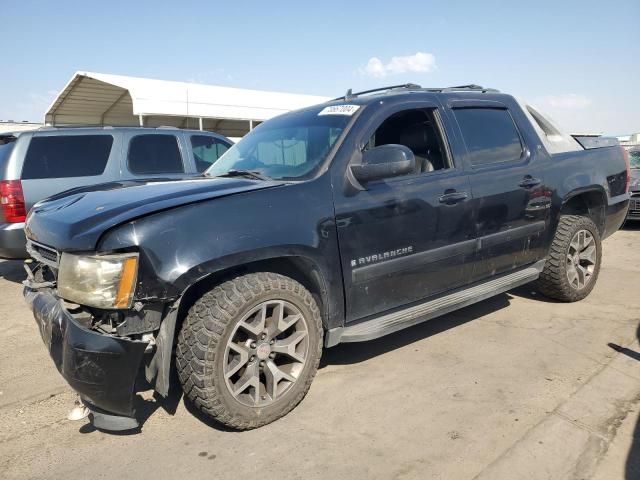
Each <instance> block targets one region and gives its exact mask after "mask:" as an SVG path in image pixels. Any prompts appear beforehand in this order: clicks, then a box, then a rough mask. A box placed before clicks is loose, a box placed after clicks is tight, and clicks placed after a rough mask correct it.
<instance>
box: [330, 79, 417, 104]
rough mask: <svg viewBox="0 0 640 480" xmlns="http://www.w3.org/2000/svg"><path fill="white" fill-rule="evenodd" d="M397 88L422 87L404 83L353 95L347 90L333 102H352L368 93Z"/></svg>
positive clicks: (413, 88)
mask: <svg viewBox="0 0 640 480" xmlns="http://www.w3.org/2000/svg"><path fill="white" fill-rule="evenodd" d="M397 88H406V89H411V90H420V89H421V88H422V87H421V86H420V85H418V84H416V83H403V84H400V85H390V86H388V87H379V88H372V89H371V90H363V91H361V92H356V93H353V92H352V91H351V89H349V90H347V93H346V94H344V95H343V96H342V97H338V98H334V99H333V100H331V101H332V102H333V101H334V100H347V101H348V100H351V99H353V98H356V97H358V96H360V95H367V94H368V93H375V92H384V91H386V90H395V89H397Z"/></svg>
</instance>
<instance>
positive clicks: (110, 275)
mask: <svg viewBox="0 0 640 480" xmlns="http://www.w3.org/2000/svg"><path fill="white" fill-rule="evenodd" d="M137 276H138V254H137V253H133V254H122V255H96V256H82V255H72V254H69V253H63V254H62V257H61V258H60V266H59V270H58V295H60V297H62V298H64V299H65V300H69V301H71V302H75V303H79V304H81V305H87V306H91V307H97V308H107V309H112V308H113V309H115V308H129V307H131V302H132V300H133V293H134V290H135V286H136V278H137Z"/></svg>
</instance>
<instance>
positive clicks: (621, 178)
mask: <svg viewBox="0 0 640 480" xmlns="http://www.w3.org/2000/svg"><path fill="white" fill-rule="evenodd" d="M547 175H548V179H549V183H550V184H551V185H553V186H554V187H555V188H554V191H553V197H552V209H551V217H552V218H551V222H552V223H551V224H552V225H557V223H558V221H559V216H560V212H561V210H562V206H563V205H565V204H566V202H567V201H569V200H570V199H571V198H573V197H575V196H576V195H580V194H582V193H585V192H598V193H599V194H600V195H601V196H602V201H603V205H604V212H603V219H604V221H603V222H602V224H601V225H599V227H600V228H601V232H602V235H603V237H606V236H608V235H610V234H611V233H613V232H614V231H615V230H617V229H618V228H619V226H620V224H621V223H622V221H623V220H624V218H623V217H622V220H620V222H619V223H618V220H619V218H618V217H620V212H621V211H622V210H625V211H626V208H627V205H628V194H627V193H626V177H627V172H626V163H625V160H624V157H623V156H622V151H621V149H620V147H619V146H615V147H606V148H597V149H592V150H583V151H576V152H565V153H558V154H554V155H552V157H551V160H550V164H549V169H548V171H547Z"/></svg>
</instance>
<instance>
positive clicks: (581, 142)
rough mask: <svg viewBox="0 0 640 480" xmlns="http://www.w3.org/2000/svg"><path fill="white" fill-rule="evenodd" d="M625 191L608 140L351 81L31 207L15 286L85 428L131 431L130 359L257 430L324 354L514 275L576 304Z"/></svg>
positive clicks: (504, 103) (479, 97)
mask: <svg viewBox="0 0 640 480" xmlns="http://www.w3.org/2000/svg"><path fill="white" fill-rule="evenodd" d="M625 160H626V161H625ZM628 189H629V164H628V157H627V158H626V159H625V153H624V151H623V149H622V148H621V147H620V146H619V145H618V144H617V141H610V140H608V139H605V138H577V139H574V138H573V137H571V136H569V135H566V134H564V133H562V132H561V131H560V130H559V129H558V128H557V127H556V126H555V125H554V124H553V123H552V122H550V121H549V120H547V119H546V118H545V117H544V116H543V115H541V114H540V113H539V112H538V111H536V110H535V109H533V108H532V107H530V106H528V105H526V104H524V103H521V102H519V101H517V100H516V99H514V98H513V97H512V96H509V95H506V94H502V93H499V92H497V91H495V90H490V89H484V88H482V87H477V86H465V87H454V88H442V89H429V88H421V87H419V86H417V85H412V84H410V85H404V86H396V87H387V88H385V89H380V90H379V91H368V92H361V93H357V94H353V93H351V92H348V93H347V94H346V95H345V96H344V97H341V98H338V99H336V100H333V101H331V102H328V103H326V104H323V105H319V106H315V107H311V108H307V109H304V110H299V111H295V112H291V113H287V114H284V115H281V116H279V117H277V118H274V119H272V120H269V121H267V122H265V123H263V124H261V125H260V126H259V127H257V128H256V129H254V130H253V131H252V132H250V133H249V134H248V135H247V136H246V137H245V138H244V139H242V140H241V141H240V142H239V143H238V144H236V145H235V146H233V147H232V148H231V149H230V150H229V151H228V152H226V154H225V155H223V156H222V157H221V158H220V159H219V160H218V161H217V162H216V163H215V164H214V165H213V166H212V167H211V168H210V169H209V170H208V171H207V172H206V173H205V174H204V175H203V176H202V177H199V178H188V179H184V180H177V181H158V180H149V181H138V180H134V181H124V182H117V183H112V184H104V185H101V186H99V187H95V186H94V187H90V188H89V187H88V188H86V189H76V190H73V191H70V192H67V193H65V194H61V195H58V196H56V197H52V198H50V199H48V200H46V201H43V202H41V203H39V204H37V205H35V206H34V207H33V209H32V210H31V212H30V214H29V215H28V218H27V222H26V235H27V238H28V249H29V252H30V254H31V256H32V258H33V259H34V260H35V261H32V262H31V263H30V264H28V265H27V266H28V270H29V271H28V274H29V278H28V280H27V281H26V282H25V284H26V286H25V297H26V299H27V302H28V304H29V305H30V307H31V308H32V310H33V312H34V316H35V318H36V321H37V323H38V325H39V328H40V332H41V335H42V338H43V340H44V342H45V343H46V345H47V347H48V348H49V350H50V352H51V356H52V357H53V360H54V362H55V364H56V366H57V367H58V369H59V370H60V372H61V374H62V375H63V376H64V378H65V379H66V380H67V381H68V382H69V384H70V385H71V386H72V387H73V388H74V389H75V390H76V391H77V392H78V393H79V394H80V396H81V398H82V399H83V401H84V402H85V404H86V405H87V406H88V408H89V409H90V410H91V412H92V421H93V422H94V425H96V426H97V427H98V428H102V429H107V430H109V429H111V430H117V429H129V428H135V427H136V426H137V425H138V423H137V420H136V418H135V412H134V398H135V392H136V378H137V376H138V373H142V370H144V373H145V376H146V379H147V381H148V382H150V383H151V385H153V387H154V388H155V390H156V391H157V392H158V393H159V394H161V395H164V396H166V395H167V394H168V391H169V385H170V383H171V382H170V374H171V372H172V371H173V369H174V368H175V371H177V376H178V378H179V380H180V383H181V385H182V389H183V390H184V394H185V396H186V397H187V398H188V399H189V400H190V401H191V402H192V403H193V405H195V407H196V408H198V409H200V410H201V411H202V412H204V414H206V415H208V416H210V417H212V418H214V419H216V420H217V421H219V422H221V423H223V424H225V425H227V426H230V427H232V428H236V429H249V428H255V427H259V426H261V425H265V424H267V423H269V422H272V421H274V420H276V419H277V418H279V417H281V416H283V415H285V414H286V413H287V412H289V411H290V410H291V409H293V408H294V407H295V406H296V405H297V404H298V403H299V402H300V401H301V399H302V398H303V397H304V395H305V393H306V392H307V390H308V389H309V386H310V384H311V381H312V379H313V377H314V375H315V373H316V369H317V368H318V363H319V360H320V356H321V354H322V350H323V347H331V346H333V345H336V344H339V343H342V342H360V341H365V340H370V339H373V338H377V337H380V336H382V335H386V334H388V333H391V332H394V331H396V330H399V329H402V328H405V327H409V326H411V325H415V324H417V323H419V322H422V321H425V320H428V319H431V318H433V317H436V316H438V315H442V314H445V313H447V312H451V311H452V310H455V309H458V308H461V307H463V306H465V305H469V304H471V303H473V302H477V301H479V300H482V299H485V298H487V297H490V296H492V295H496V294H499V293H501V292H504V291H507V290H509V289H512V288H514V287H517V286H519V285H522V284H525V283H528V282H533V281H536V282H537V285H538V288H539V289H540V291H541V292H542V293H544V294H545V295H547V296H550V297H552V298H554V299H557V300H560V301H567V302H572V301H576V300H580V299H582V298H584V297H585V296H587V295H588V294H589V292H590V291H591V290H592V289H593V287H594V285H595V283H596V280H597V277H598V272H599V269H600V262H601V252H602V250H601V243H600V242H601V239H603V238H605V237H607V236H609V235H611V234H612V233H613V232H615V231H616V230H617V229H618V228H619V227H620V225H621V224H622V223H623V221H624V219H625V215H626V213H627V208H628V204H629V194H628ZM353 348H358V347H357V346H354V347H353Z"/></svg>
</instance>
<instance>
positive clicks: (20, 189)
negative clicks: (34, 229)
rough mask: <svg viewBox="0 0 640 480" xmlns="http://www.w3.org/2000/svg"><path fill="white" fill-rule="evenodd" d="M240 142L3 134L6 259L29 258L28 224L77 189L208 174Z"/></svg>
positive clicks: (206, 137)
mask: <svg viewBox="0 0 640 480" xmlns="http://www.w3.org/2000/svg"><path fill="white" fill-rule="evenodd" d="M231 145H232V142H231V141H230V140H229V139H227V138H225V137H223V136H221V135H217V134H215V133H210V132H203V131H199V130H178V129H175V128H137V127H132V128H121V127H96V128H42V129H39V130H34V131H28V132H18V133H13V134H12V133H3V134H0V197H1V205H0V207H1V208H0V258H26V257H27V252H26V251H25V243H26V242H25V237H24V219H25V216H26V214H27V212H28V211H29V209H30V208H31V207H32V206H33V205H34V204H35V203H36V202H38V201H40V200H42V199H43V198H47V197H50V196H51V195H54V194H57V193H60V192H62V191H65V190H69V189H72V188H77V187H86V186H87V185H94V184H98V183H107V182H114V181H125V180H132V179H138V178H180V177H184V176H185V175H195V174H198V173H201V172H204V171H205V170H206V169H207V168H209V167H210V166H211V164H212V163H213V162H215V161H216V160H217V159H218V157H219V156H220V155H222V154H223V153H224V152H225V151H226V150H227V149H228V148H229V147H230V146H231Z"/></svg>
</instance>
